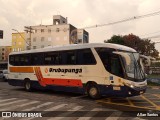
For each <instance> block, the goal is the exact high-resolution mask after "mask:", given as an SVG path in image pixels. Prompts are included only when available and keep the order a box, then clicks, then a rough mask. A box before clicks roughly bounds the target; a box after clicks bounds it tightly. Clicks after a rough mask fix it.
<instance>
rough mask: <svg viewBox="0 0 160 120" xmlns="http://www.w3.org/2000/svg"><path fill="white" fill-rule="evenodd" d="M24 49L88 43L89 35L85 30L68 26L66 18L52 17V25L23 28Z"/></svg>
mask: <svg viewBox="0 0 160 120" xmlns="http://www.w3.org/2000/svg"><path fill="white" fill-rule="evenodd" d="M25 31H26V42H27V43H29V44H28V45H27V44H26V49H27V50H29V49H37V48H44V47H47V46H56V45H66V44H79V43H88V42H89V40H88V39H89V34H88V32H86V31H85V30H77V28H76V27H74V26H73V25H71V24H68V21H67V18H64V17H62V16H61V15H54V16H53V24H52V25H37V26H25Z"/></svg>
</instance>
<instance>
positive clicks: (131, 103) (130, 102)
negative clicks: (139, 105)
mask: <svg viewBox="0 0 160 120" xmlns="http://www.w3.org/2000/svg"><path fill="white" fill-rule="evenodd" d="M127 101H128V103H129V104H130V105H131V106H135V105H134V104H133V102H132V101H131V100H130V99H128V98H127Z"/></svg>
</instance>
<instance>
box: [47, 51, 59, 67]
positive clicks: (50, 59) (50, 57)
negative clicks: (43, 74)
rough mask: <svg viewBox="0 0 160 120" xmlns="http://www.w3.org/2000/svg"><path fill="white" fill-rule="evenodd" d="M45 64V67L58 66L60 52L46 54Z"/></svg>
mask: <svg viewBox="0 0 160 120" xmlns="http://www.w3.org/2000/svg"><path fill="white" fill-rule="evenodd" d="M44 64H45V65H58V64H59V55H58V52H50V53H45V54H44Z"/></svg>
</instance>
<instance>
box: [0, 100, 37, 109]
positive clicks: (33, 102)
mask: <svg viewBox="0 0 160 120" xmlns="http://www.w3.org/2000/svg"><path fill="white" fill-rule="evenodd" d="M38 102H39V101H31V102H28V103H25V104H21V105H16V106H13V107H11V106H9V107H7V108H4V109H0V110H1V111H6V110H13V109H16V108H19V107H24V106H27V105H31V104H35V103H38Z"/></svg>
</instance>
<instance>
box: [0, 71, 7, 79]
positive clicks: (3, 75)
mask: <svg viewBox="0 0 160 120" xmlns="http://www.w3.org/2000/svg"><path fill="white" fill-rule="evenodd" d="M0 78H2V79H3V80H5V81H7V80H8V70H1V71H0Z"/></svg>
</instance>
